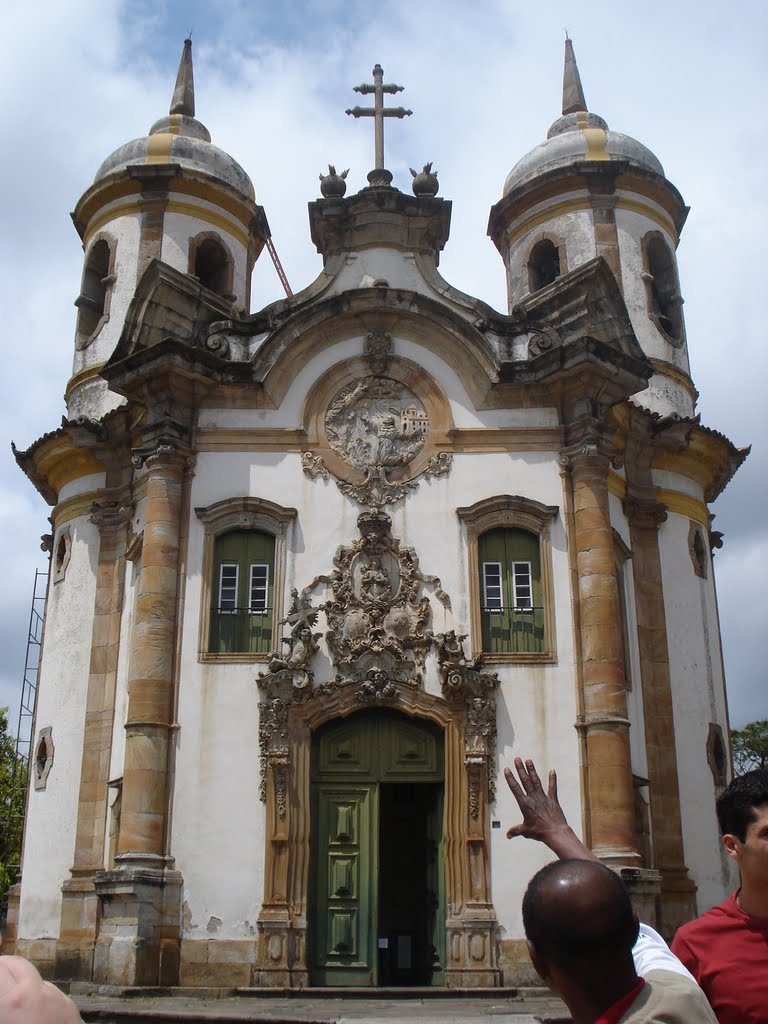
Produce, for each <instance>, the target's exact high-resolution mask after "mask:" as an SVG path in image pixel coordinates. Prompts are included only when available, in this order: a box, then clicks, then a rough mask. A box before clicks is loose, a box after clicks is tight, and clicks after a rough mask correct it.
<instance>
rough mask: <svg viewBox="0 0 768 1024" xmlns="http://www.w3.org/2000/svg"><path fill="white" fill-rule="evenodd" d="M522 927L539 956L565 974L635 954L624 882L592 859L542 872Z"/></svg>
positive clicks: (633, 926)
mask: <svg viewBox="0 0 768 1024" xmlns="http://www.w3.org/2000/svg"><path fill="white" fill-rule="evenodd" d="M523 924H524V926H525V934H526V936H527V938H528V941H529V942H530V943H531V945H532V946H533V947H534V950H535V951H536V954H537V956H538V957H539V958H543V959H545V960H547V961H549V962H550V963H552V964H554V965H556V966H557V967H560V968H563V969H566V970H567V969H569V968H572V967H573V968H579V969H581V967H582V966H583V965H585V964H589V965H591V964H594V963H596V962H597V961H601V962H602V963H603V964H605V962H606V961H618V960H620V959H622V958H624V957H626V956H627V954H629V955H631V950H632V946H633V945H634V942H635V939H636V937H637V919H636V918H635V916H634V913H633V911H632V904H631V903H630V900H629V895H628V893H627V890H626V888H625V887H624V883H623V882H622V881H621V879H620V878H619V876H618V875H617V874H616V873H615V872H613V871H611V870H610V868H606V867H605V866H604V865H602V864H598V863H597V862H595V861H588V860H558V861H554V862H553V863H552V864H548V865H547V866H546V867H544V868H542V869H541V871H539V872H537V873H536V874H535V875H534V876H533V878H532V879H531V881H530V882H529V883H528V889H527V890H526V893H525V897H524V898H523Z"/></svg>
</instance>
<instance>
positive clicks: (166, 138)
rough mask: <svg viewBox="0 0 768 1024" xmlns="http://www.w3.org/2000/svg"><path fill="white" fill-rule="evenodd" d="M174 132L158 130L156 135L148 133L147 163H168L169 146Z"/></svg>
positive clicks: (171, 144)
mask: <svg viewBox="0 0 768 1024" xmlns="http://www.w3.org/2000/svg"><path fill="white" fill-rule="evenodd" d="M176 134H177V133H176V132H173V133H171V132H158V133H157V135H150V136H149V138H148V139H147V163H148V164H169V163H170V162H171V161H170V159H169V158H170V155H171V148H172V147H173V139H174V135H176Z"/></svg>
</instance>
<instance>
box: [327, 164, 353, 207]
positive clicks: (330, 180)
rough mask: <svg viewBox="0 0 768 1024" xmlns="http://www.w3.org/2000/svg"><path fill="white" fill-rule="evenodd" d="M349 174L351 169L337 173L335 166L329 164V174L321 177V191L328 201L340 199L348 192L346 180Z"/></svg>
mask: <svg viewBox="0 0 768 1024" xmlns="http://www.w3.org/2000/svg"><path fill="white" fill-rule="evenodd" d="M348 174H349V168H347V169H346V171H342V172H341V174H337V173H336V168H335V167H334V166H333V164H328V173H327V174H321V175H320V191H321V192H322V194H323V196H324V197H325V198H326V199H332V198H333V199H340V198H341V197H342V196H343V195H344V193H345V192H346V191H347V183H346V181H345V180H344V179H345V178H346V176H347V175H348Z"/></svg>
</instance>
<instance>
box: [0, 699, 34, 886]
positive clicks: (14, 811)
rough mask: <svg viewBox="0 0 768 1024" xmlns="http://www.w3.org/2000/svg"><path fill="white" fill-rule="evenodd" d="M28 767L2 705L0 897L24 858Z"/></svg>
mask: <svg viewBox="0 0 768 1024" xmlns="http://www.w3.org/2000/svg"><path fill="white" fill-rule="evenodd" d="M27 771H28V769H27V762H26V759H25V758H23V757H19V756H18V755H17V754H16V743H15V742H14V739H13V737H12V736H11V735H10V733H9V731H8V708H0V898H1V897H2V896H3V895H4V894H5V892H6V890H7V889H8V887H9V886H11V885H13V883H14V881H15V879H16V873H17V871H18V869H19V863H20V861H21V836H22V831H23V828H24V804H25V798H26V790H27Z"/></svg>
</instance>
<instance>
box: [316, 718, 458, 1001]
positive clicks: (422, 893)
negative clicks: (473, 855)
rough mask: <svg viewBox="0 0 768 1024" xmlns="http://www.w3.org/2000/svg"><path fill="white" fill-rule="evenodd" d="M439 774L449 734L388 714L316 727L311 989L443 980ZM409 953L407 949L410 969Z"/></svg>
mask: <svg viewBox="0 0 768 1024" xmlns="http://www.w3.org/2000/svg"><path fill="white" fill-rule="evenodd" d="M443 778H444V775H443V750H442V735H441V734H440V731H439V730H438V729H436V728H435V727H432V726H430V725H428V724H421V723H419V722H417V721H415V720H414V719H409V718H405V716H402V715H397V714H394V713H391V712H373V713H370V712H361V713H360V714H358V715H354V716H352V717H350V718H348V719H345V720H343V721H341V722H333V723H331V724H330V725H328V726H326V727H324V728H323V729H321V730H319V731H318V734H317V735H316V737H315V740H314V743H313V759H312V779H313V785H312V790H313V792H312V833H311V834H312V844H311V848H312V870H311V877H312V888H311V892H310V950H309V955H310V962H311V980H312V984H314V985H328V986H337V985H338V986H344V985H361V986H362V985H365V986H376V985H380V984H430V983H433V984H438V983H440V980H441V978H442V971H443V965H444V955H445V954H444V948H445V909H444V908H445V898H444V878H443V874H444V873H443V865H442V859H443V858H442V835H443V799H442V795H443ZM403 823H407V824H406V825H403ZM382 830H383V831H384V834H383V835H382V834H381V832H382ZM411 851H413V855H412V856H410V852H411ZM382 858H383V860H382ZM403 865H405V867H403ZM409 865H411V866H412V867H410V868H409ZM409 870H412V871H413V872H415V874H412V875H409V874H408V872H409ZM414 903H415V904H416V906H415V907H414ZM398 907H402V908H403V909H402V910H401V911H399V912H398ZM398 915H399V916H398ZM403 950H406V951H408V950H412V952H411V953H410V954H409V955H410V956H411V961H410V962H408V963H406V962H405V961H404V960H403V955H404V954H403Z"/></svg>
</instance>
